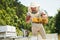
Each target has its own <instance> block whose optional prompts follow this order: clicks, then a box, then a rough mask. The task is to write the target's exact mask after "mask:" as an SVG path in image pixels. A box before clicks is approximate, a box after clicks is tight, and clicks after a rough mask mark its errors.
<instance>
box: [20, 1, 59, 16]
mask: <svg viewBox="0 0 60 40" xmlns="http://www.w3.org/2000/svg"><path fill="white" fill-rule="evenodd" d="M19 1H20V2H21V4H23V5H25V6H29V5H30V3H31V2H37V3H39V4H40V8H41V9H43V10H46V11H47V12H48V15H49V16H55V15H56V14H57V9H59V8H60V0H19Z"/></svg>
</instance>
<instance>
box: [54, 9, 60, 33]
mask: <svg viewBox="0 0 60 40" xmlns="http://www.w3.org/2000/svg"><path fill="white" fill-rule="evenodd" d="M55 27H56V32H57V33H60V9H59V10H58V14H57V15H56V18H55Z"/></svg>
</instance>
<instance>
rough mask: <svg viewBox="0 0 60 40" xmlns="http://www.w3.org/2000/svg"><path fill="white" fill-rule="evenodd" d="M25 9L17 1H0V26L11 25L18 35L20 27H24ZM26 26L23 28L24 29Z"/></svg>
mask: <svg viewBox="0 0 60 40" xmlns="http://www.w3.org/2000/svg"><path fill="white" fill-rule="evenodd" d="M26 12H27V7H25V6H24V5H22V4H21V3H20V2H18V0H0V25H12V26H15V27H16V28H17V29H16V30H17V34H18V35H20V32H19V31H20V30H21V28H20V27H21V25H23V26H24V25H26V23H25V17H26ZM25 27H26V26H24V29H26V28H25Z"/></svg>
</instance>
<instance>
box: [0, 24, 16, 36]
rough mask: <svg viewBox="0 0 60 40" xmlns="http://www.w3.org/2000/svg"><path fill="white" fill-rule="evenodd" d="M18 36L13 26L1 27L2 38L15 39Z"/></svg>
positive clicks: (0, 34)
mask: <svg viewBox="0 0 60 40" xmlns="http://www.w3.org/2000/svg"><path fill="white" fill-rule="evenodd" d="M14 36H17V35H16V28H15V27H13V26H9V25H7V26H0V37H14Z"/></svg>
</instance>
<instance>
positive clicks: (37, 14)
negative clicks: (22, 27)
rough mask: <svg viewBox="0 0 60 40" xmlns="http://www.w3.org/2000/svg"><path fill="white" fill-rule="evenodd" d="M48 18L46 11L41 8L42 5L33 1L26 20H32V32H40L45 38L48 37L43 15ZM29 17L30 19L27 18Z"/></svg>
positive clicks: (34, 33) (35, 34) (35, 33)
mask: <svg viewBox="0 0 60 40" xmlns="http://www.w3.org/2000/svg"><path fill="white" fill-rule="evenodd" d="M42 14H43V17H45V18H46V13H45V12H44V11H41V10H40V5H39V4H37V3H36V2H32V3H31V4H30V6H29V7H28V12H27V17H26V22H27V23H29V22H31V25H32V34H33V35H34V36H37V34H38V32H39V33H40V34H41V36H42V38H43V39H46V33H45V30H44V27H43V23H42V19H41V18H42V16H41V15H42ZM27 19H28V20H27Z"/></svg>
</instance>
